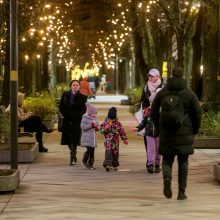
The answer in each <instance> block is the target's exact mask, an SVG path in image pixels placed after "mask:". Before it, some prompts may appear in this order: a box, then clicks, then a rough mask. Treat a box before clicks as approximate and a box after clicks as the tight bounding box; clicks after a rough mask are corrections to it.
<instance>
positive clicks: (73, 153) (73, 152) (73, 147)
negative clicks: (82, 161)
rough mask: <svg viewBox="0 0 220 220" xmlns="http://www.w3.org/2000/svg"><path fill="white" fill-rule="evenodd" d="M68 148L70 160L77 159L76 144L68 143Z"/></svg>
mask: <svg viewBox="0 0 220 220" xmlns="http://www.w3.org/2000/svg"><path fill="white" fill-rule="evenodd" d="M68 147H69V149H70V162H75V163H76V161H77V157H76V154H77V146H76V145H73V144H71V145H68Z"/></svg>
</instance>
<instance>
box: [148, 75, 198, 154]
mask: <svg viewBox="0 0 220 220" xmlns="http://www.w3.org/2000/svg"><path fill="white" fill-rule="evenodd" d="M170 91H171V92H172V91H178V92H179V96H180V98H181V100H182V103H183V107H184V109H185V113H186V114H187V116H186V118H185V120H184V121H183V123H182V125H181V127H180V128H179V129H178V130H172V129H165V128H163V127H162V125H160V124H159V121H160V106H161V101H162V100H163V98H164V97H165V96H166V95H168V93H169V92H170ZM151 119H152V121H153V123H154V125H155V127H156V128H157V130H158V131H159V137H160V143H159V153H160V154H161V155H167V154H192V153H193V151H194V149H193V141H194V135H195V134H197V133H198V130H199V127H200V121H201V109H200V105H199V101H198V99H197V97H196V95H195V93H194V92H192V91H191V90H190V89H189V88H187V86H186V81H185V80H184V79H182V78H178V77H173V78H169V79H168V80H167V85H166V86H165V87H164V88H163V89H162V90H161V91H159V92H158V94H157V95H156V97H155V99H154V101H153V104H152V107H151Z"/></svg>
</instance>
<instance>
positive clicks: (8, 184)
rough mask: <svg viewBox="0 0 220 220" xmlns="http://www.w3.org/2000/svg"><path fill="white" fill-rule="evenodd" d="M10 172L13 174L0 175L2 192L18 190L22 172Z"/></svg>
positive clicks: (0, 189) (0, 190)
mask: <svg viewBox="0 0 220 220" xmlns="http://www.w3.org/2000/svg"><path fill="white" fill-rule="evenodd" d="M1 171H2V170H1ZM1 171H0V173H1ZM6 171H7V170H6ZM9 171H12V174H10V175H0V192H8V191H13V190H16V189H17V188H18V186H19V184H20V171H19V170H9Z"/></svg>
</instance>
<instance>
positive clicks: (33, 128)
mask: <svg viewBox="0 0 220 220" xmlns="http://www.w3.org/2000/svg"><path fill="white" fill-rule="evenodd" d="M44 126H45V125H43V124H42V121H41V119H40V117H38V116H31V117H30V118H28V119H26V120H24V121H21V122H20V123H19V125H18V127H24V131H26V132H36V141H37V142H38V143H39V145H41V144H43V141H42V138H43V129H44Z"/></svg>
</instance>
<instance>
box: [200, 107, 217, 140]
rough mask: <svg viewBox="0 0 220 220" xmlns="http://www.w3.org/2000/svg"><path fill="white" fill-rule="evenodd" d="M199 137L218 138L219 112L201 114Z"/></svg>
mask: <svg viewBox="0 0 220 220" xmlns="http://www.w3.org/2000/svg"><path fill="white" fill-rule="evenodd" d="M199 135H204V136H216V137H220V112H214V111H212V110H209V111H207V112H203V114H202V121H201V127H200V130H199Z"/></svg>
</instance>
